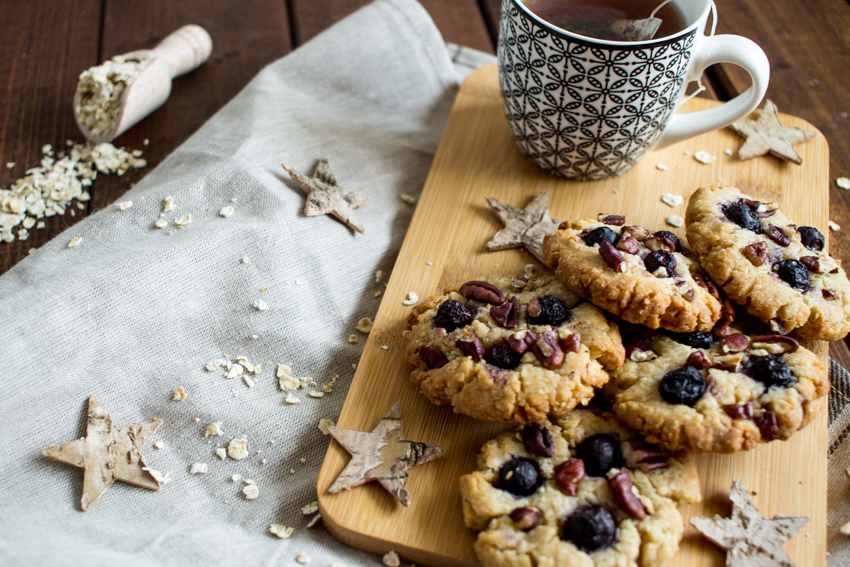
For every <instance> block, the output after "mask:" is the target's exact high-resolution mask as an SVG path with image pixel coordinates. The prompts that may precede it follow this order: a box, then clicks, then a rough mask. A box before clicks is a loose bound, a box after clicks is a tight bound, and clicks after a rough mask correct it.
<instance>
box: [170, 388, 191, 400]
mask: <svg viewBox="0 0 850 567" xmlns="http://www.w3.org/2000/svg"><path fill="white" fill-rule="evenodd" d="M188 395H189V394H188V393H186V390H185V389H184V388H183V386H178V387H177V389H176V390H174V397H173V398H171V399H172V400H174V401H175V402H182V401H183V400H185V399H186V396H188Z"/></svg>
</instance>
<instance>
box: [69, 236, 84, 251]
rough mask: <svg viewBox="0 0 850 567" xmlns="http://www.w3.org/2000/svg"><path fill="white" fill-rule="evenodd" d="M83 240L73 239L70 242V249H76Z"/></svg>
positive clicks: (79, 238)
mask: <svg viewBox="0 0 850 567" xmlns="http://www.w3.org/2000/svg"><path fill="white" fill-rule="evenodd" d="M82 241H83V239H82V238H81V237H79V236H78V237H76V238H72V239H71V241H70V242H68V248H76V247H77V246H78V245H79V244H80V242H82Z"/></svg>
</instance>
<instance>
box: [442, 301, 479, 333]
mask: <svg viewBox="0 0 850 567" xmlns="http://www.w3.org/2000/svg"><path fill="white" fill-rule="evenodd" d="M471 322H472V313H470V312H469V309H467V307H466V306H465V305H464V304H463V303H461V302H459V301H455V300H454V299H447V300H446V301H444V302H443V303H442V304H441V305H440V308H439V309H437V314H436V315H435V316H434V324H435V325H436V326H438V327H442V328H444V329H445V330H446V331H448V332H449V333H451V332H452V331H454V330H455V329H457V328H458V327H465V326H466V325H469V323H471Z"/></svg>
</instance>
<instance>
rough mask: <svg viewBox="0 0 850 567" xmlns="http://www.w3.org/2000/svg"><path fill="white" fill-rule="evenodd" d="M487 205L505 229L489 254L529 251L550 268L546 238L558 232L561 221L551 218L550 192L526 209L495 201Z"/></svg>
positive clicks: (494, 242)
mask: <svg viewBox="0 0 850 567" xmlns="http://www.w3.org/2000/svg"><path fill="white" fill-rule="evenodd" d="M487 203H488V204H489V205H490V207H491V208H492V209H493V210H494V211H495V212H496V214H497V215H499V218H500V219H501V221H502V223H503V224H504V225H505V228H503V229H502V230H500V231H499V232H497V233H496V235H495V236H494V237H493V238H492V240H490V242H488V243H487V249H488V250H506V249H508V248H520V247H525V249H526V250H528V251H529V252H531V254H532V255H533V256H534V257H535V258H537V259H538V260H540V262H542V263H543V265H544V266H545V265H546V255H545V254H544V253H543V237H544V236H546V235H547V234H549V233H550V232H555V231H556V230H558V225H559V224H561V221H559V220H555V219H553V218H552V217H550V216H549V192H548V191H543V192H542V193H541V194H539V195H538V196H536V197H535V198H534V199H533V200H532V201H531V203H529V204H528V205H527V206H526V207H525V208H524V209H518V208H516V207H513V206H511V205H508V204H507V203H503V202H501V201H498V200H496V199H493V198H492V197H487Z"/></svg>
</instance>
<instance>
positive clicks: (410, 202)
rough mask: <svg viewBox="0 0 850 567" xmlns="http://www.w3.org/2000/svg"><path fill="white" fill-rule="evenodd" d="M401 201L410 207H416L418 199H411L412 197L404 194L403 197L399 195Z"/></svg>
mask: <svg viewBox="0 0 850 567" xmlns="http://www.w3.org/2000/svg"><path fill="white" fill-rule="evenodd" d="M399 199H401V200H402V201H404V202H405V203H407V204H408V205H415V204H416V199H415V198H413V197H411V196H410V195H407V194H405V193H402V194H401V195H399Z"/></svg>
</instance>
